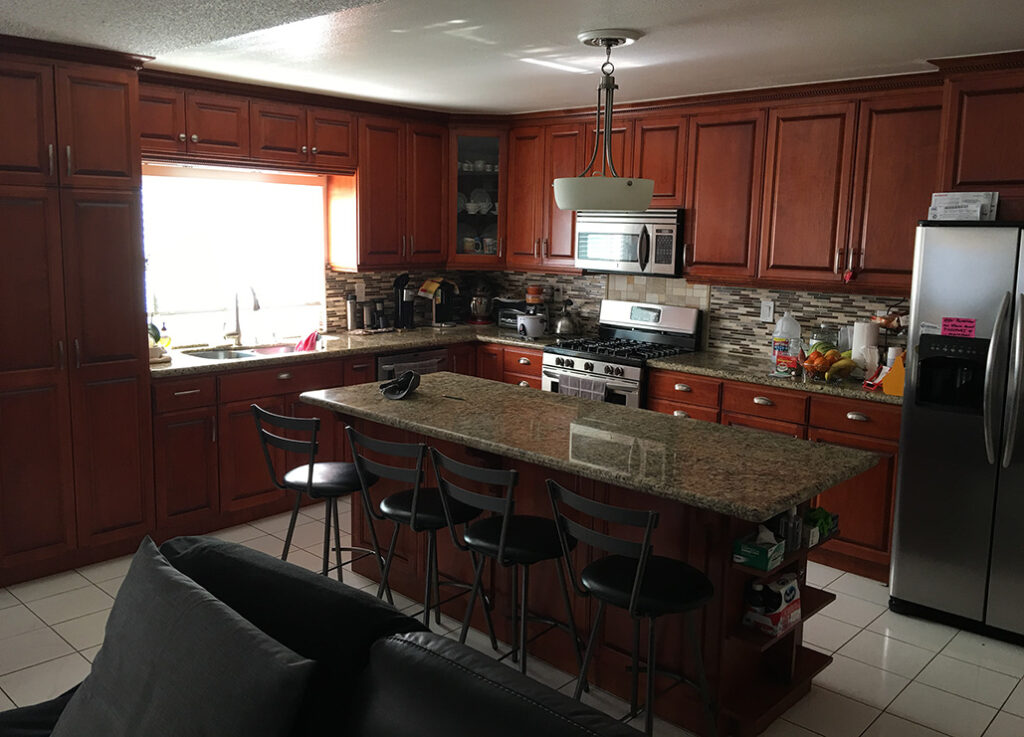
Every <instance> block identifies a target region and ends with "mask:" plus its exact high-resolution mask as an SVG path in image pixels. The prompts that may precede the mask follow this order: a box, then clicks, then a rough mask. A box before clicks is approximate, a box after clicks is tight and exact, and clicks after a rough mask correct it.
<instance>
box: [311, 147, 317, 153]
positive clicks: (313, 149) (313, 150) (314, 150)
mask: <svg viewBox="0 0 1024 737" xmlns="http://www.w3.org/2000/svg"><path fill="white" fill-rule="evenodd" d="M311 150H312V152H313V153H314V154H315V153H316V146H313V148H312V149H311Z"/></svg>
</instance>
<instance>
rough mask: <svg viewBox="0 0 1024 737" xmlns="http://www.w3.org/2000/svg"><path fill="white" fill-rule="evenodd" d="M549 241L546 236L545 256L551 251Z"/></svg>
mask: <svg viewBox="0 0 1024 737" xmlns="http://www.w3.org/2000/svg"><path fill="white" fill-rule="evenodd" d="M548 243H549V241H548V239H547V238H545V239H544V255H545V256H548V255H550V253H551V250H550V249H549V248H548Z"/></svg>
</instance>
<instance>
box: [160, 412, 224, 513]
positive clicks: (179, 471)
mask: <svg viewBox="0 0 1024 737" xmlns="http://www.w3.org/2000/svg"><path fill="white" fill-rule="evenodd" d="M153 471H154V477H155V479H156V526H157V528H158V529H164V528H168V527H174V526H176V525H187V524H190V523H197V524H202V523H203V522H206V521H209V520H211V519H212V518H214V517H215V516H216V515H217V514H218V512H219V511H220V498H219V473H218V471H217V409H216V407H199V408H196V409H187V410H182V411H180V412H165V413H163V414H158V415H156V416H155V417H154V418H153Z"/></svg>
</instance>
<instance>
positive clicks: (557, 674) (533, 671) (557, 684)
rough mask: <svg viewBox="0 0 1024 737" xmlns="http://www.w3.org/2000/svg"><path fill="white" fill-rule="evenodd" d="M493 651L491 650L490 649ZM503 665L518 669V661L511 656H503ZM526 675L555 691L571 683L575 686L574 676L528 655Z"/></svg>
mask: <svg viewBox="0 0 1024 737" xmlns="http://www.w3.org/2000/svg"><path fill="white" fill-rule="evenodd" d="M492 652H493V651H492ZM501 662H503V663H504V664H505V665H507V666H508V667H510V668H511V669H512V670H515V671H518V670H519V663H514V662H512V658H505V659H504V660H503V661H501ZM526 675H528V676H529V677H530V678H532V679H533V680H535V681H538V682H540V683H543V684H544V685H546V686H550V687H551V688H553V689H555V690H556V691H557V690H558V689H560V688H562V687H563V686H566V685H569V683H570V682H571V683H572V687H573V688H575V687H576V677H575V676H574V675H572V674H570V673H566V672H565V671H563V670H559V669H558V668H556V667H554V666H553V665H550V664H548V663H545V662H544V661H543V660H540V659H538V658H535V657H532V656H528V657H527V658H526Z"/></svg>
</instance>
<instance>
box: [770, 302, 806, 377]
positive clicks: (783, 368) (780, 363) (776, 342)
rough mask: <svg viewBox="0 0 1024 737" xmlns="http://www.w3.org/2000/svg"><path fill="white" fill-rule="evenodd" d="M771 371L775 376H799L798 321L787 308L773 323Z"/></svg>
mask: <svg viewBox="0 0 1024 737" xmlns="http://www.w3.org/2000/svg"><path fill="white" fill-rule="evenodd" d="M772 372H773V375H775V376H793V377H795V376H799V375H800V373H801V371H800V323H798V322H797V321H796V318H794V317H793V314H792V313H791V312H789V311H788V310H787V311H786V312H785V313H783V315H782V317H780V318H779V321H778V322H777V323H775V331H774V332H773V333H772Z"/></svg>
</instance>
